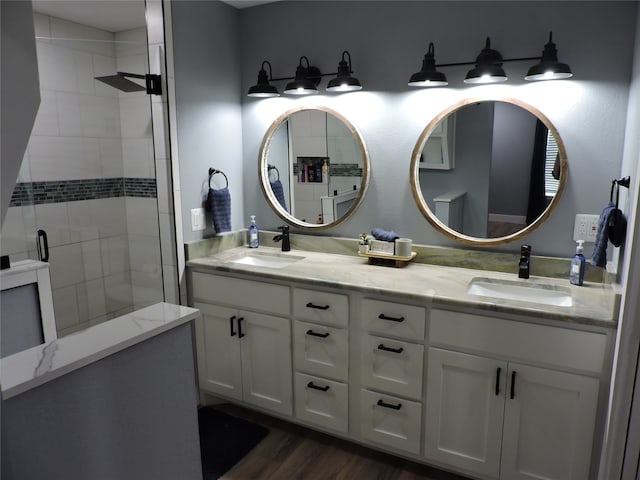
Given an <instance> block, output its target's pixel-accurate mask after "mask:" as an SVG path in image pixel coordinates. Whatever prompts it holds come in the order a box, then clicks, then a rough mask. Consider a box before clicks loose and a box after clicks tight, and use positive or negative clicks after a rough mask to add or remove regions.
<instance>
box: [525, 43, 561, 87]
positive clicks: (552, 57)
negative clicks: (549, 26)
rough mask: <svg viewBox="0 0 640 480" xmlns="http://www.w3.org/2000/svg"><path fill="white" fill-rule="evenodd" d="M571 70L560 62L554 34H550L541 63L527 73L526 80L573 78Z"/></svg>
mask: <svg viewBox="0 0 640 480" xmlns="http://www.w3.org/2000/svg"><path fill="white" fill-rule="evenodd" d="M572 76H573V73H572V72H571V68H569V65H567V64H566V63H561V62H559V61H558V49H557V48H556V44H555V43H553V32H549V42H547V44H546V45H545V46H544V50H543V51H542V58H541V59H540V63H538V64H537V65H534V66H533V67H531V68H530V69H529V71H528V72H527V76H526V77H524V79H525V80H563V79H565V78H569V77H572Z"/></svg>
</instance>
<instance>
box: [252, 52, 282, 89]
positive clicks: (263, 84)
mask: <svg viewBox="0 0 640 480" xmlns="http://www.w3.org/2000/svg"><path fill="white" fill-rule="evenodd" d="M265 65H266V66H268V67H269V76H268V77H267V71H266V70H265V69H264V67H265ZM269 80H272V75H271V64H270V63H269V62H268V61H267V60H265V61H264V62H262V67H260V71H259V72H258V83H256V84H255V85H254V86H253V87H251V88H249V93H248V95H249V96H250V97H261V98H269V97H279V96H280V93H279V92H278V89H277V88H276V87H275V86H273V85H271V84H270V83H269Z"/></svg>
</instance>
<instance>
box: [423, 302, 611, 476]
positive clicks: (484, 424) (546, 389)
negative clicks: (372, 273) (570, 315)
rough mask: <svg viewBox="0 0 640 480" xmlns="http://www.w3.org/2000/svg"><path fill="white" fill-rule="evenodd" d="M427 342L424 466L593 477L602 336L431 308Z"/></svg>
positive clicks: (505, 473)
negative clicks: (430, 463) (426, 462)
mask: <svg viewBox="0 0 640 480" xmlns="http://www.w3.org/2000/svg"><path fill="white" fill-rule="evenodd" d="M429 337H430V343H431V345H434V346H431V347H430V348H429V355H428V388H427V392H426V417H425V455H426V457H427V458H428V459H431V460H434V461H437V462H438V463H444V464H448V465H452V466H454V467H458V468H461V469H464V470H466V471H470V472H476V473H478V474H481V475H483V476H486V477H489V478H496V479H498V478H500V479H505V480H520V479H522V480H525V479H527V480H529V479H540V478H545V479H550V480H584V479H588V478H591V477H590V476H589V470H590V464H591V450H592V444H593V439H594V438H593V437H594V426H595V420H596V411H597V404H598V391H599V375H600V372H601V370H602V368H603V365H604V360H605V356H606V345H607V339H606V336H605V335H602V334H598V333H593V332H585V331H578V330H570V329H565V328H557V327H552V326H545V325H533V324H528V323H523V322H517V321H510V320H502V319H496V318H491V317H484V316H478V315H470V314H464V313H455V312H449V311H442V310H436V309H434V310H432V312H431V327H430V333H429ZM469 352H474V353H469ZM483 352H486V355H484V354H482V353H483ZM539 365H544V367H540V366H539ZM575 370H580V371H582V372H583V373H580V374H579V373H575Z"/></svg>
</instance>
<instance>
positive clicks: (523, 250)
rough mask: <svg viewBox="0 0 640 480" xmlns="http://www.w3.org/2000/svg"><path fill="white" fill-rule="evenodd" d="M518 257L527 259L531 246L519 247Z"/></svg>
mask: <svg viewBox="0 0 640 480" xmlns="http://www.w3.org/2000/svg"><path fill="white" fill-rule="evenodd" d="M520 255H521V256H523V257H528V256H530V255H531V245H521V246H520Z"/></svg>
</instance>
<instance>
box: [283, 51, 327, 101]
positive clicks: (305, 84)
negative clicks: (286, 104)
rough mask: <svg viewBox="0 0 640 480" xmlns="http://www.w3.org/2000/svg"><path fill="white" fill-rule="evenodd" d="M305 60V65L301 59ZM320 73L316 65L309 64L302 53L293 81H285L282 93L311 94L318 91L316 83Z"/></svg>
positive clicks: (318, 80) (318, 81)
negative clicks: (285, 84)
mask: <svg viewBox="0 0 640 480" xmlns="http://www.w3.org/2000/svg"><path fill="white" fill-rule="evenodd" d="M303 60H305V61H306V64H307V65H306V66H304V65H303V64H302V61H303ZM321 76H322V74H321V73H320V70H318V68H316V67H312V66H311V65H309V59H308V58H307V57H305V56H304V55H303V56H302V57H300V62H299V63H298V67H297V68H296V76H295V78H294V79H293V81H291V82H289V83H287V86H286V87H285V89H284V93H286V94H288V95H313V94H315V93H318V88H317V86H318V83H320V77H321Z"/></svg>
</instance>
